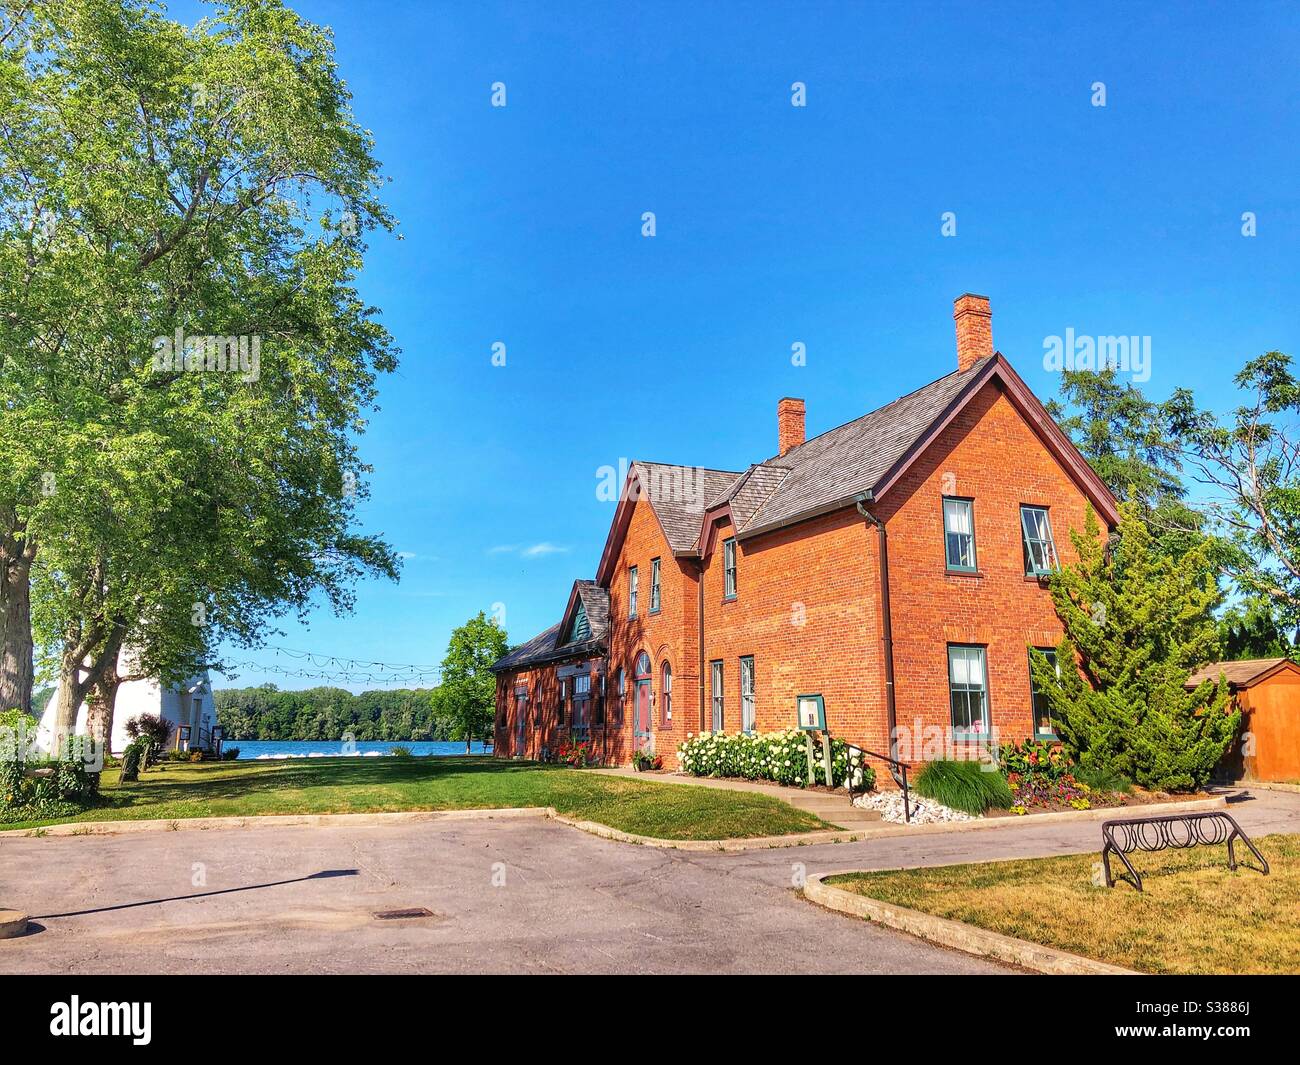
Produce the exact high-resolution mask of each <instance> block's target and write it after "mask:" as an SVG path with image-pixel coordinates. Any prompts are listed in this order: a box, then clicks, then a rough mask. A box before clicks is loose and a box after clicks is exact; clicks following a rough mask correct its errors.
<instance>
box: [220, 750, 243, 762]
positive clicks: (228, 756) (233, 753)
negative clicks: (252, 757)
mask: <svg viewBox="0 0 1300 1065" xmlns="http://www.w3.org/2000/svg"><path fill="white" fill-rule="evenodd" d="M238 757H239V748H238V747H222V748H221V760H222V761H223V762H233V761H234V760H235V759H236V758H238Z"/></svg>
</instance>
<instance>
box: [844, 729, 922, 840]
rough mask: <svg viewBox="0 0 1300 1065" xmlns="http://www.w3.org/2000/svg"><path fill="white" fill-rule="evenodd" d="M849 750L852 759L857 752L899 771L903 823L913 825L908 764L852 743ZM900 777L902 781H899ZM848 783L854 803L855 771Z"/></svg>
mask: <svg viewBox="0 0 1300 1065" xmlns="http://www.w3.org/2000/svg"><path fill="white" fill-rule="evenodd" d="M848 748H849V754H850V757H852V752H854V751H857V752H858V753H859V754H866V755H870V756H871V757H872V758H878V759H880V761H882V762H887V763H889V767H890V769H893V770H895V771H897V773H898V776H896V777H895V779H896V780H898V782H899V784H901V785H902V788H903V823H904V824H909V825H910V824H911V823H912V801H911V794H910V792H909V790H908V787H907V763H906V762H900V761H899V760H898V759H897V758H891V757H890V756H889V755H887V754H881V753H880V752H878V751H869V750H867V749H866V748H865V747H858V746H856V745H855V744H852V743H850V744H849V745H848ZM900 777H901V779H899V778H900ZM848 783H849V799H850V801H852V799H853V771H852V769H851V768H850V770H849V773H848ZM862 790H863V791H864V792H865V791H866V790H867V789H866V788H863V789H862Z"/></svg>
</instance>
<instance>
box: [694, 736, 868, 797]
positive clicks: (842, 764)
mask: <svg viewBox="0 0 1300 1065" xmlns="http://www.w3.org/2000/svg"><path fill="white" fill-rule="evenodd" d="M813 749H814V760H813V777H812V780H811V781H810V780H809V779H808V753H807V747H806V746H805V739H804V733H803V732H801V731H800V730H799V729H788V730H786V731H784V732H769V733H766V734H764V735H761V736H760V735H758V734H757V733H750V732H741V733H737V734H735V735H729V734H727V733H725V732H711V733H710V732H701V733H700V734H699V735H698V736H688V737H687V738H686V742H685V743H680V744H678V745H677V757H678V758H679V759H680V760H681V767H682V772H684V773H690V774H691V775H692V776H697V777H741V778H743V779H745V780H771V781H774V782H776V783H777V784H785V785H787V786H791V787H797V788H803V787H807V786H808V785H809V784H810V783H811V784H825V783H826V771H825V769H824V768H823V766H822V752H821V744H820V743H817V744H815V745H814V748H813ZM850 772H851V773H852V774H853V786H854V788H856V789H860V790H870V789H871V788H873V787H875V785H876V773H875V770H873V769H872V768H871V766H869V765H868V764H867V762H866V759H865V757H864V756H862V755H861V754H852V755H851V754H850V753H849V745H848V744H847V743H846V742H845V741H844V740H835V739H833V740H831V784H832V786H834V787H840V786H842V785H843V784H844V783H845V781H846V780H847V779H848V777H849V774H850Z"/></svg>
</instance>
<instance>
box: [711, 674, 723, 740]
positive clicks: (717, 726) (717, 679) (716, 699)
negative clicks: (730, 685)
mask: <svg viewBox="0 0 1300 1065" xmlns="http://www.w3.org/2000/svg"><path fill="white" fill-rule="evenodd" d="M709 671H710V675H711V677H712V678H713V731H714V732H721V731H722V675H723V665H722V663H721V662H710V663H709Z"/></svg>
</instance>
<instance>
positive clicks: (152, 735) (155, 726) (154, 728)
mask: <svg viewBox="0 0 1300 1065" xmlns="http://www.w3.org/2000/svg"><path fill="white" fill-rule="evenodd" d="M125 727H126V734H127V735H128V736H130V737H131V738H132V739H133V740H136V739H147V740H149V742H150V746H151V747H152V750H151V751H150V752H149V755H148V757H147V759H146V761H145V765H146V766H147V765H148V763H149V762H151V761H154V760H156V759H157V757H158V755H159V754H161V753H162V751H163V750H164V749H165V748H166V746H167V741H168V740H169V739H170V738H171V734H172V733H173V732H174V731H175V730H176V726H175V725H173V724H172V723H171V722H170V721H168V720H167V719H166V718H165V717H159V716H158V715H157V714H137V715H136V716H135V717H133V718H131V719H130V720H128V721H127V723H126V726H125Z"/></svg>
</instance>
